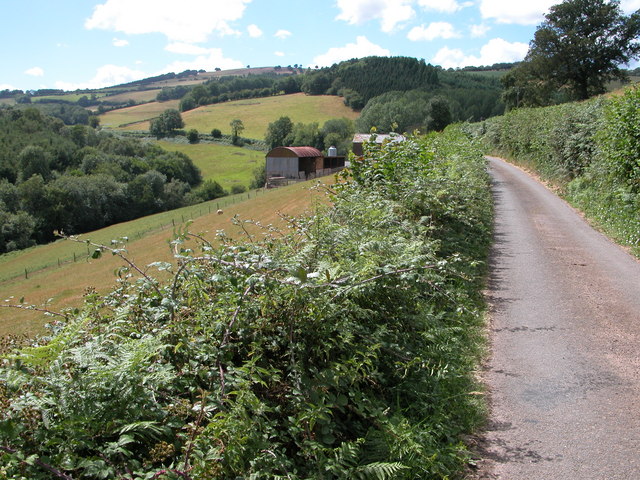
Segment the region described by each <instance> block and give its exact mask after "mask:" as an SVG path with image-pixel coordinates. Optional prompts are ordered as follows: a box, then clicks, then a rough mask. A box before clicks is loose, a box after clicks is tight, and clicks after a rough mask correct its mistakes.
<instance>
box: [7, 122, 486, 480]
mask: <svg viewBox="0 0 640 480" xmlns="http://www.w3.org/2000/svg"><path fill="white" fill-rule="evenodd" d="M320 188H323V187H320ZM332 188H333V190H327V194H328V195H330V196H331V199H332V202H331V206H330V207H319V209H318V211H317V212H315V214H314V215H312V216H308V217H305V218H291V219H289V229H286V230H285V231H281V230H276V229H274V228H272V227H268V226H262V227H261V226H256V225H253V224H251V223H244V220H242V219H237V221H238V222H241V223H242V225H243V226H245V227H246V231H247V238H246V239H245V240H244V241H242V242H237V241H232V240H230V239H229V238H228V237H226V236H224V234H222V233H220V234H219V235H218V238H217V239H216V240H215V241H213V240H211V239H209V240H206V239H205V237H204V236H202V235H198V234H192V233H188V232H186V231H185V232H182V233H180V234H178V235H177V236H176V238H175V239H174V241H173V243H172V247H173V248H174V250H175V252H176V256H175V262H174V263H172V264H169V263H158V264H155V265H153V267H155V268H156V269H158V270H160V271H161V272H159V273H158V278H163V280H162V281H160V280H156V279H154V278H153V277H152V275H151V273H150V272H151V271H150V270H149V271H145V274H144V275H139V274H138V273H137V272H135V267H134V266H133V265H129V266H128V267H127V268H125V267H123V268H122V269H121V270H120V271H119V272H118V274H119V278H120V279H119V282H118V284H117V287H116V288H115V289H114V290H113V292H111V293H110V294H109V295H106V296H99V295H97V294H95V293H94V292H92V291H88V292H87V295H86V303H85V306H84V307H83V308H82V309H81V310H79V311H78V312H75V313H74V314H73V315H70V317H69V320H68V321H67V322H65V323H63V324H56V325H54V327H53V333H52V336H51V338H50V339H48V340H45V339H40V340H38V341H37V342H35V343H34V344H33V345H31V346H29V347H26V348H22V349H21V350H19V351H15V352H10V353H7V354H5V357H4V360H3V363H2V367H1V369H0V381H1V383H0V385H1V386H0V405H1V406H2V408H1V409H0V450H1V451H0V478H25V479H26V478H28V479H45V478H46V479H50V478H65V479H71V478H73V479H76V478H90V479H94V478H95V479H98V478H126V479H178V478H181V479H214V478H220V479H229V478H255V479H259V478H260V479H261V478H288V479H304V478H308V479H310V478H313V479H331V478H376V479H380V478H393V479H403V478H405V479H417V478H450V476H451V475H454V474H455V473H456V472H459V471H460V469H461V468H462V466H463V463H464V458H465V448H464V445H463V444H462V443H461V441H460V438H461V435H462V434H463V433H464V432H468V431H469V430H470V429H472V428H473V427H474V426H476V425H477V424H478V422H479V421H481V419H482V414H483V402H482V400H481V396H479V395H477V393H478V392H477V391H476V390H477V385H476V381H475V379H474V377H473V370H474V368H475V367H476V366H477V360H478V356H479V354H480V352H481V350H482V320H483V318H482V305H483V303H482V298H481V295H480V289H481V287H482V283H483V282H482V280H483V277H484V273H485V263H484V260H485V259H486V254H487V248H488V244H489V237H490V229H491V227H490V225H491V199H490V195H489V189H488V178H487V174H486V171H485V163H484V160H483V158H482V155H481V153H480V149H479V148H478V146H477V145H474V144H473V143H471V142H470V141H469V140H468V139H467V138H466V137H465V136H464V135H462V134H461V133H460V131H459V130H457V129H450V130H447V131H446V132H445V133H444V134H441V135H434V136H430V137H428V138H411V139H409V140H407V141H406V142H404V143H398V144H393V143H392V144H388V145H386V146H384V147H382V148H380V147H376V146H374V145H372V146H371V148H370V150H369V152H368V153H367V155H366V157H365V159H360V160H354V162H353V165H352V169H351V171H350V172H349V174H345V175H343V177H342V179H341V181H340V182H339V183H338V184H337V185H336V186H335V187H332ZM109 250H110V251H111V253H115V254H118V255H126V252H124V251H123V250H120V249H118V245H117V244H114V245H113V246H111V247H109V248H107V247H102V248H98V249H97V250H96V252H95V254H94V256H96V257H98V256H99V255H100V254H101V252H104V253H108V251H109ZM134 273H136V275H133V274H134Z"/></svg>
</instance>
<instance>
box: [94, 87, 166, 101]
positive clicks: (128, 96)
mask: <svg viewBox="0 0 640 480" xmlns="http://www.w3.org/2000/svg"><path fill="white" fill-rule="evenodd" d="M160 90H161V89H160V88H156V89H154V90H142V91H135V90H132V91H130V92H125V93H118V94H117V95H109V96H108V97H103V98H102V99H101V100H103V101H105V102H122V103H125V102H128V101H129V100H133V101H134V102H136V103H142V102H151V101H153V100H155V99H156V97H157V96H158V93H160Z"/></svg>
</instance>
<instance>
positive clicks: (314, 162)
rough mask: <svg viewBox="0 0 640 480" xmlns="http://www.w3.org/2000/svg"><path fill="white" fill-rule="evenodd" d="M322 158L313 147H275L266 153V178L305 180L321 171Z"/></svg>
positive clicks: (320, 153)
mask: <svg viewBox="0 0 640 480" xmlns="http://www.w3.org/2000/svg"><path fill="white" fill-rule="evenodd" d="M323 168H324V156H323V155H322V152H321V151H320V150H318V149H317V148H313V147H276V148H274V149H273V150H271V151H270V152H269V153H267V158H266V173H267V178H274V177H275V178H288V179H296V180H305V179H308V178H311V177H313V176H315V175H316V172H318V171H319V170H323Z"/></svg>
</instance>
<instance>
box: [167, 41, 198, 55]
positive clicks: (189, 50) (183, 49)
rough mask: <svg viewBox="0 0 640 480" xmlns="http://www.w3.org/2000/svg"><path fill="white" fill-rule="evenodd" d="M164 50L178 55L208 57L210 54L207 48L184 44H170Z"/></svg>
mask: <svg viewBox="0 0 640 480" xmlns="http://www.w3.org/2000/svg"><path fill="white" fill-rule="evenodd" d="M164 49H165V50H166V51H167V52H171V53H178V54H180V55H206V54H207V53H208V52H209V49H207V48H204V47H200V46H198V45H192V44H190V43H184V42H175V43H170V44H169V45H167V46H166V47H164Z"/></svg>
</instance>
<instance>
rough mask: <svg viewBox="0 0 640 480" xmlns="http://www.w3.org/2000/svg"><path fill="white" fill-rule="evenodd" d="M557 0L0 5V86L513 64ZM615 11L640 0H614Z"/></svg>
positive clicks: (156, 0) (26, 0) (54, 0)
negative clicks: (282, 70)
mask: <svg viewBox="0 0 640 480" xmlns="http://www.w3.org/2000/svg"><path fill="white" fill-rule="evenodd" d="M555 3H559V0H555V1H554V0H526V1H523V0H467V1H465V0H331V1H323V0H316V1H310V0H179V1H176V0H2V6H3V22H2V28H1V29H0V41H1V42H2V45H3V48H2V50H0V65H2V67H1V69H0V90H2V89H6V88H10V89H16V88H17V89H22V90H31V89H40V88H61V89H64V90H75V89H77V88H99V87H104V86H109V85H114V84H119V83H124V82H128V81H132V80H135V79H139V78H144V77H148V76H152V75H158V74H160V73H166V72H172V71H173V72H176V73H177V72H181V71H183V70H186V69H205V70H208V71H211V70H213V69H214V68H216V67H219V68H222V69H229V68H238V67H244V66H246V65H251V66H254V67H260V66H274V65H282V66H287V65H294V64H298V65H302V66H304V67H307V66H311V67H315V66H316V65H318V66H327V65H331V64H333V63H336V62H339V61H342V60H347V59H350V58H356V57H364V56H369V55H381V56H410V57H416V58H423V59H425V61H427V62H429V63H431V64H434V65H441V66H443V67H445V68H449V67H463V66H466V65H491V64H493V63H497V62H512V61H517V60H521V59H522V58H523V57H524V55H525V54H526V52H527V48H528V43H529V41H530V40H531V39H532V38H533V34H534V32H535V29H536V26H537V25H539V24H540V22H541V21H542V20H543V15H544V13H545V12H547V11H548V9H549V7H550V6H551V5H553V4H555ZM621 6H622V8H623V11H624V12H625V13H627V14H628V13H630V12H632V11H634V10H635V9H638V8H640V0H623V1H622V2H621Z"/></svg>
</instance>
